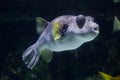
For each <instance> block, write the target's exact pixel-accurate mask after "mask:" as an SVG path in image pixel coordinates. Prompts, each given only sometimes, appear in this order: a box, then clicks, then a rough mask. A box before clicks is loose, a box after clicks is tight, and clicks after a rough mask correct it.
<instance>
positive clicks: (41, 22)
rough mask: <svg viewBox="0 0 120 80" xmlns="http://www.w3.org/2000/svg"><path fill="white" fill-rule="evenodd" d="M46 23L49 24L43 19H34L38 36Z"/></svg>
mask: <svg viewBox="0 0 120 80" xmlns="http://www.w3.org/2000/svg"><path fill="white" fill-rule="evenodd" d="M48 23H49V22H48V21H46V20H45V19H43V18H41V17H36V25H37V28H36V30H37V33H38V34H40V33H41V32H42V31H43V29H44V28H45V27H46V26H47V25H48Z"/></svg>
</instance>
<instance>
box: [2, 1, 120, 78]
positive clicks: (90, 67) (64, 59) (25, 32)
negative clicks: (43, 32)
mask: <svg viewBox="0 0 120 80" xmlns="http://www.w3.org/2000/svg"><path fill="white" fill-rule="evenodd" d="M67 14H71V15H78V14H83V15H90V16H92V17H94V18H95V21H96V22H97V23H98V24H99V25H100V35H99V36H98V37H97V38H96V39H95V40H94V41H91V42H88V43H85V44H84V45H82V46H81V47H80V48H78V49H77V50H74V51H64V52H60V53H57V54H56V53H55V54H54V58H53V60H52V62H50V63H49V64H45V63H40V62H39V63H38V64H37V65H36V67H35V68H34V69H33V70H29V69H28V68H26V66H25V65H24V63H23V61H22V58H21V55H22V53H23V51H24V50H25V49H26V48H27V47H28V46H30V45H31V44H33V43H34V42H35V41H36V40H37V38H38V37H39V35H38V34H37V33H36V27H35V26H36V24H35V17H38V16H41V17H43V18H45V19H46V20H48V21H51V20H52V19H54V18H56V17H58V16H61V15H67ZM114 15H116V16H117V17H118V18H119V19H120V3H114V2H113V1H112V0H1V1H0V80H84V79H85V78H86V77H87V76H91V75H97V74H98V73H97V72H98V71H104V72H106V73H109V74H111V75H114V76H117V75H120V32H115V33H112V28H113V18H114Z"/></svg>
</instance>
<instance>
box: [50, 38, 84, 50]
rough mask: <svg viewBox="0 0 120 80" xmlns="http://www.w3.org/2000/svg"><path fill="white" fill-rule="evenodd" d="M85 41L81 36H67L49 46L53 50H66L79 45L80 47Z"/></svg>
mask: <svg viewBox="0 0 120 80" xmlns="http://www.w3.org/2000/svg"><path fill="white" fill-rule="evenodd" d="M83 43H84V41H83V40H81V38H69V39H68V38H67V39H64V40H62V41H60V42H59V41H56V42H54V43H50V44H49V46H50V47H49V48H50V50H52V51H56V52H59V51H66V50H74V49H76V48H78V47H80V46H81V45H82V44H83Z"/></svg>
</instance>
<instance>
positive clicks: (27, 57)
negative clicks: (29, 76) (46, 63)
mask: <svg viewBox="0 0 120 80" xmlns="http://www.w3.org/2000/svg"><path fill="white" fill-rule="evenodd" d="M22 58H23V61H24V62H25V64H26V65H27V67H28V68H30V69H32V68H33V67H34V66H35V65H36V64H37V62H38V60H39V55H38V53H37V50H36V49H35V48H34V46H33V45H32V46H30V47H29V48H28V49H26V50H25V52H24V53H23V55H22Z"/></svg>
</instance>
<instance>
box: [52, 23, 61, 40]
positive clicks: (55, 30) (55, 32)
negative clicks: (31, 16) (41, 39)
mask: <svg viewBox="0 0 120 80" xmlns="http://www.w3.org/2000/svg"><path fill="white" fill-rule="evenodd" d="M61 27H62V25H61V24H60V23H58V22H54V23H53V37H54V40H55V41H56V40H58V39H59V38H60V37H61V35H60V34H59V30H60V28H61Z"/></svg>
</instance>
